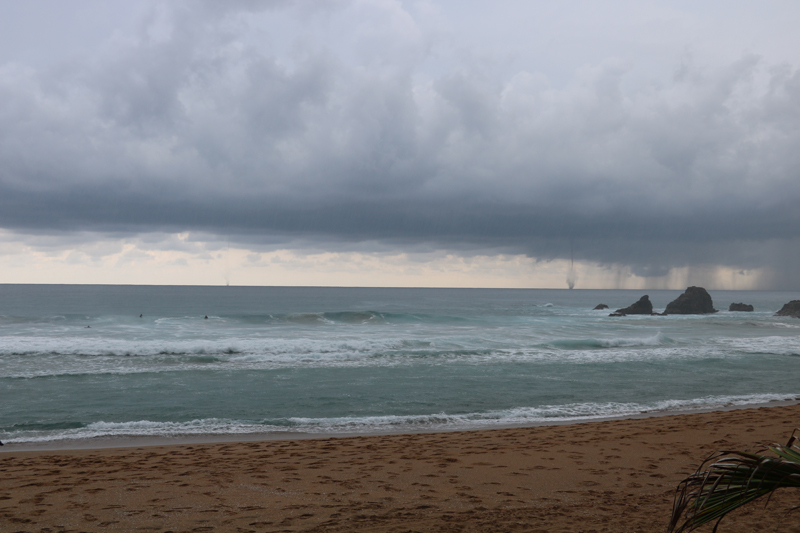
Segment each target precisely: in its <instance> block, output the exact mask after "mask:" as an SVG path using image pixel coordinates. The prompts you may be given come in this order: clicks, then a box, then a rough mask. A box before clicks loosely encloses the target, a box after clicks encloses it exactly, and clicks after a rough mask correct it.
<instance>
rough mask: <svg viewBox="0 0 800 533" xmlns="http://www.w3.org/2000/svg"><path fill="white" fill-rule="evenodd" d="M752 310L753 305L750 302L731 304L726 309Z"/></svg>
mask: <svg viewBox="0 0 800 533" xmlns="http://www.w3.org/2000/svg"><path fill="white" fill-rule="evenodd" d="M752 310H753V306H752V305H750V304H742V303H739V304H731V305H730V307H728V311H752Z"/></svg>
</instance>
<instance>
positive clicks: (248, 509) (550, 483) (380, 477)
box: [0, 403, 800, 533]
mask: <svg viewBox="0 0 800 533" xmlns="http://www.w3.org/2000/svg"><path fill="white" fill-rule="evenodd" d="M798 422H800V404H797V403H793V404H791V405H785V406H770V407H749V408H746V409H730V410H727V411H712V412H707V413H692V414H672V413H671V414H668V415H665V416H650V417H645V418H636V419H624V420H612V421H603V422H586V423H582V424H570V425H555V426H537V427H525V428H508V429H491V430H483V431H461V432H446V433H419V434H399V435H374V436H358V437H342V438H330V437H328V438H320V439H294V440H273V441H255V442H230V443H217V444H172V445H166V446H143V447H129V448H106V449H80V450H60V451H52V450H38V451H20V450H16V451H9V452H8V453H3V454H2V455H0V531H6V530H8V531H39V530H47V528H50V529H51V530H57V531H64V532H68V531H132V530H138V529H149V530H160V531H167V530H171V531H175V532H178V531H212V530H224V531H236V530H241V531H258V532H260V531H308V532H341V533H344V532H359V531H364V532H366V531H369V532H374V531H375V532H384V531H385V532H387V533H388V532H397V531H418V532H429V531H431V532H432V531H453V532H455V531H459V532H466V533H472V532H475V533H478V532H481V533H482V532H497V533H500V532H507V531H520V532H529V533H541V532H543V531H546V532H548V533H549V532H556V533H558V532H564V533H566V532H580V531H583V532H585V533H589V532H592V531H594V532H595V533H602V532H608V533H611V532H615V531H632V532H643V533H644V532H651V531H661V530H665V529H666V524H667V523H668V521H669V516H670V513H671V508H672V500H673V497H674V494H675V488H676V487H677V485H678V483H679V482H680V481H681V480H682V479H683V478H684V477H686V475H688V474H690V473H692V472H694V471H695V470H696V469H697V467H698V466H699V465H700V463H701V462H702V461H703V460H704V459H706V458H707V457H708V456H709V454H710V453H712V452H714V451H717V450H720V449H734V450H742V451H757V450H758V447H759V446H760V445H763V444H769V443H772V442H785V441H786V440H787V439H788V437H789V435H790V434H791V433H792V431H793V430H794V428H795V427H797V426H798V425H800V423H798ZM796 495H797V494H796V492H792V491H785V492H780V491H779V492H778V493H776V494H775V495H774V496H773V498H772V500H771V501H770V503H769V507H768V508H767V509H766V510H765V509H764V506H763V502H762V503H761V504H759V503H758V502H756V503H754V504H751V505H750V506H747V507H746V508H744V509H743V510H742V511H741V512H740V511H737V512H735V513H733V516H730V517H727V518H726V519H725V521H724V523H723V526H722V528H721V530H723V531H725V533H738V532H741V533H743V532H751V531H756V530H758V531H763V532H777V531H782V532H787V531H788V532H795V531H800V527H795V526H793V523H794V521H793V519H792V517H791V516H790V517H788V518H787V517H786V515H785V512H784V511H788V509H789V508H790V507H792V506H793V505H794V503H795V500H796ZM6 525H7V526H6Z"/></svg>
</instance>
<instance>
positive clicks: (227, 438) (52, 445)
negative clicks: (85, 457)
mask: <svg viewBox="0 0 800 533" xmlns="http://www.w3.org/2000/svg"><path fill="white" fill-rule="evenodd" d="M798 404H800V397H796V398H794V399H793V400H772V401H769V402H762V403H753V404H743V405H741V404H740V405H725V406H720V407H709V408H698V409H681V410H675V411H672V410H658V411H644V412H640V413H634V414H626V415H620V416H614V417H597V418H583V419H570V420H553V421H541V422H533V423H523V424H496V425H491V426H489V425H487V426H482V427H475V428H452V429H450V428H445V429H428V430H420V431H407V430H402V429H401V430H398V431H374V432H364V433H359V432H335V433H334V432H331V433H302V432H291V431H286V432H272V433H228V434H205V435H204V434H200V435H178V436H150V435H141V436H140V435H130V436H119V437H92V438H87V439H63V440H53V441H45V442H36V441H33V442H24V443H15V442H4V443H3V444H4V445H3V446H2V447H0V456H2V454H4V453H8V452H17V451H24V452H36V451H70V450H104V449H117V448H143V447H153V446H184V445H192V444H231V443H252V442H273V441H292V440H316V439H331V438H336V439H338V438H357V437H379V436H399V435H427V434H440V433H445V434H446V433H461V432H473V431H493V430H502V429H524V428H537V427H550V426H573V425H581V424H591V423H596V422H611V421H617V420H642V419H647V418H657V417H664V416H672V415H691V414H703V413H714V412H727V411H735V410H742V409H758V408H762V407H781V406H790V405H798ZM798 426H800V421H798Z"/></svg>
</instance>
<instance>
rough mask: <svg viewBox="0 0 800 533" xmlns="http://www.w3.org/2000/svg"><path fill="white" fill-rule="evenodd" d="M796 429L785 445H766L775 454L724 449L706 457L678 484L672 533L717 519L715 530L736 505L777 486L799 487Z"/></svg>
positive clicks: (799, 463)
mask: <svg viewBox="0 0 800 533" xmlns="http://www.w3.org/2000/svg"><path fill="white" fill-rule="evenodd" d="M797 431H798V430H795V432H794V433H792V436H791V438H790V439H789V442H788V444H786V446H781V445H780V444H773V445H772V446H768V447H767V449H768V450H769V451H771V452H772V453H773V454H774V455H775V457H773V456H771V455H759V454H754V453H744V452H737V451H722V452H719V453H716V454H714V455H712V456H711V457H709V458H708V459H706V460H705V461H703V464H701V465H700V468H698V470H697V472H695V473H694V474H692V475H691V476H689V477H688V478H686V479H684V480H683V481H682V482H681V483H680V485H678V490H677V493H676V497H675V503H674V506H673V510H672V520H671V521H670V524H669V530H668V531H669V533H688V532H689V531H692V530H694V529H695V528H696V527H698V526H701V525H703V524H706V523H709V522H712V521H714V520H716V521H717V523H716V524H715V525H714V530H713V531H715V532H716V530H717V527H718V526H719V523H720V521H721V520H722V518H723V517H724V516H725V515H726V514H728V513H729V512H731V511H733V510H734V509H737V508H739V507H741V506H742V505H744V504H746V503H749V502H751V501H753V500H755V499H757V498H760V497H762V496H766V495H771V494H772V493H773V492H774V491H775V490H777V489H780V488H783V487H800V447H798V446H797V444H796V443H797V442H798V439H797V437H795V433H796V432H797ZM709 463H711V464H710V465H709V466H708V467H707V469H704V468H705V467H706V465H708V464H709ZM767 503H769V498H767ZM682 520H683V522H682V523H681V521H682Z"/></svg>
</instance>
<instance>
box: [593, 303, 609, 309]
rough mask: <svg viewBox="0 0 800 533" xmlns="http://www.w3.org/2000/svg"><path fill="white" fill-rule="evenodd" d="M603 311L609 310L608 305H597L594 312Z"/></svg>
mask: <svg viewBox="0 0 800 533" xmlns="http://www.w3.org/2000/svg"><path fill="white" fill-rule="evenodd" d="M603 309H608V306H607V305H606V304H597V305H596V306H595V307H594V309H593V311H601V310H603Z"/></svg>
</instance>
